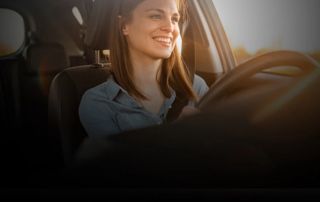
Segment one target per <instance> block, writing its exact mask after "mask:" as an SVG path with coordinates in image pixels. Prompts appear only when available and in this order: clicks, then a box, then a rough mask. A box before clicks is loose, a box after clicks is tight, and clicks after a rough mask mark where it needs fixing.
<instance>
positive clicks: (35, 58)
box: [26, 43, 69, 74]
mask: <svg viewBox="0 0 320 202" xmlns="http://www.w3.org/2000/svg"><path fill="white" fill-rule="evenodd" d="M26 60H27V64H28V65H27V70H26V71H27V72H28V73H31V74H33V73H39V72H44V73H54V72H58V71H61V70H62V69H65V68H66V67H68V66H69V64H68V59H67V55H66V52H65V49H64V47H63V46H62V45H61V44H58V43H39V44H32V45H30V46H29V47H28V49H27V52H26Z"/></svg>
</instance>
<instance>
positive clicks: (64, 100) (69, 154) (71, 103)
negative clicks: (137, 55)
mask: <svg viewBox="0 0 320 202" xmlns="http://www.w3.org/2000/svg"><path fill="white" fill-rule="evenodd" d="M115 2H116V1H105V0H97V1H94V2H93V8H92V12H91V16H90V19H89V21H88V28H87V35H86V38H85V44H86V47H87V49H90V50H91V51H93V52H95V53H96V60H95V62H94V64H91V65H83V66H75V67H70V68H67V69H65V70H64V71H62V72H60V73H59V74H58V75H57V76H56V77H55V78H54V80H53V81H52V83H51V87H50V91H49V128H50V129H49V130H50V134H51V137H52V138H53V141H54V142H55V143H56V144H57V145H56V146H57V148H58V149H60V151H61V157H62V158H63V161H64V166H68V165H70V164H71V163H72V159H73V156H74V154H75V152H76V150H77V148H78V147H79V145H80V144H81V142H82V141H83V140H84V138H85V137H86V136H87V134H86V132H85V130H84V128H83V127H82V125H81V123H80V120H79V116H78V108H79V103H80V100H81V97H82V95H83V93H84V92H85V91H86V90H87V89H89V88H91V87H94V86H96V85H98V84H100V83H102V82H104V81H106V80H107V78H108V76H109V74H110V72H109V68H108V64H102V63H100V60H99V59H100V57H99V53H100V52H101V50H105V49H108V40H107V38H108V37H107V36H108V31H109V29H108V28H109V18H108V16H109V15H110V12H111V10H108V9H110V8H112V7H113V6H112V4H113V3H115Z"/></svg>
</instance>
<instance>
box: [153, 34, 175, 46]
mask: <svg viewBox="0 0 320 202" xmlns="http://www.w3.org/2000/svg"><path fill="white" fill-rule="evenodd" d="M153 40H155V41H157V42H159V43H161V44H162V45H164V46H171V44H172V38H171V37H163V36H161V37H153Z"/></svg>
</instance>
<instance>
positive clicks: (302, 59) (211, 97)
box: [197, 51, 320, 110]
mask: <svg viewBox="0 0 320 202" xmlns="http://www.w3.org/2000/svg"><path fill="white" fill-rule="evenodd" d="M278 66H292V67H298V68H299V69H300V70H301V73H300V74H299V76H301V77H303V76H306V75H308V74H309V73H310V72H312V71H313V70H315V69H316V68H317V69H320V68H319V67H320V65H319V63H318V62H316V61H315V60H314V59H313V58H311V57H310V56H308V55H306V54H303V53H300V52H296V51H274V52H269V53H265V54H263V55H260V56H258V57H255V58H253V59H250V60H248V61H246V62H244V63H242V64H240V65H239V66H238V67H236V68H234V69H232V70H231V71H230V72H228V73H226V74H225V75H224V76H223V77H222V78H221V79H220V80H218V81H217V82H216V83H214V84H213V85H212V86H211V87H210V89H209V90H208V92H207V93H206V94H205V95H204V96H203V97H202V98H201V99H200V100H199V101H198V103H197V107H198V108H199V109H200V110H203V109H205V108H206V106H207V105H209V104H210V103H212V102H213V101H218V100H219V98H221V97H222V96H223V94H224V93H225V92H226V90H227V89H230V88H232V86H236V85H237V84H240V82H242V81H244V80H245V79H248V78H250V77H251V76H253V75H255V74H256V73H259V72H261V71H262V70H265V69H269V68H271V67H278Z"/></svg>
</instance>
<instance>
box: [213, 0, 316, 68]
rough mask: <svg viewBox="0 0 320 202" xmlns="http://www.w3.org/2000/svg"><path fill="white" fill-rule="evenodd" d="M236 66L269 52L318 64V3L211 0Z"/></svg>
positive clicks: (290, 0)
mask: <svg viewBox="0 0 320 202" xmlns="http://www.w3.org/2000/svg"><path fill="white" fill-rule="evenodd" d="M212 1H213V3H214V4H215V7H216V9H217V11H218V13H219V16H220V19H221V21H222V24H223V26H224V29H225V31H226V34H227V36H228V39H229V42H230V46H231V47H232V50H233V53H234V56H235V59H236V61H237V63H238V64H239V63H241V62H242V61H244V60H247V59H249V58H250V57H253V56H256V55H258V54H261V53H265V52H269V51H273V50H296V51H300V52H304V53H307V54H309V55H311V56H312V57H313V58H315V59H316V60H318V61H319V62H320V40H319V37H320V29H319V25H320V23H319V22H318V21H319V19H320V12H319V11H320V9H319V8H320V7H319V5H320V2H319V0H305V1H301V0H267V1H266V0H240V1H239V0H212Z"/></svg>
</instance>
